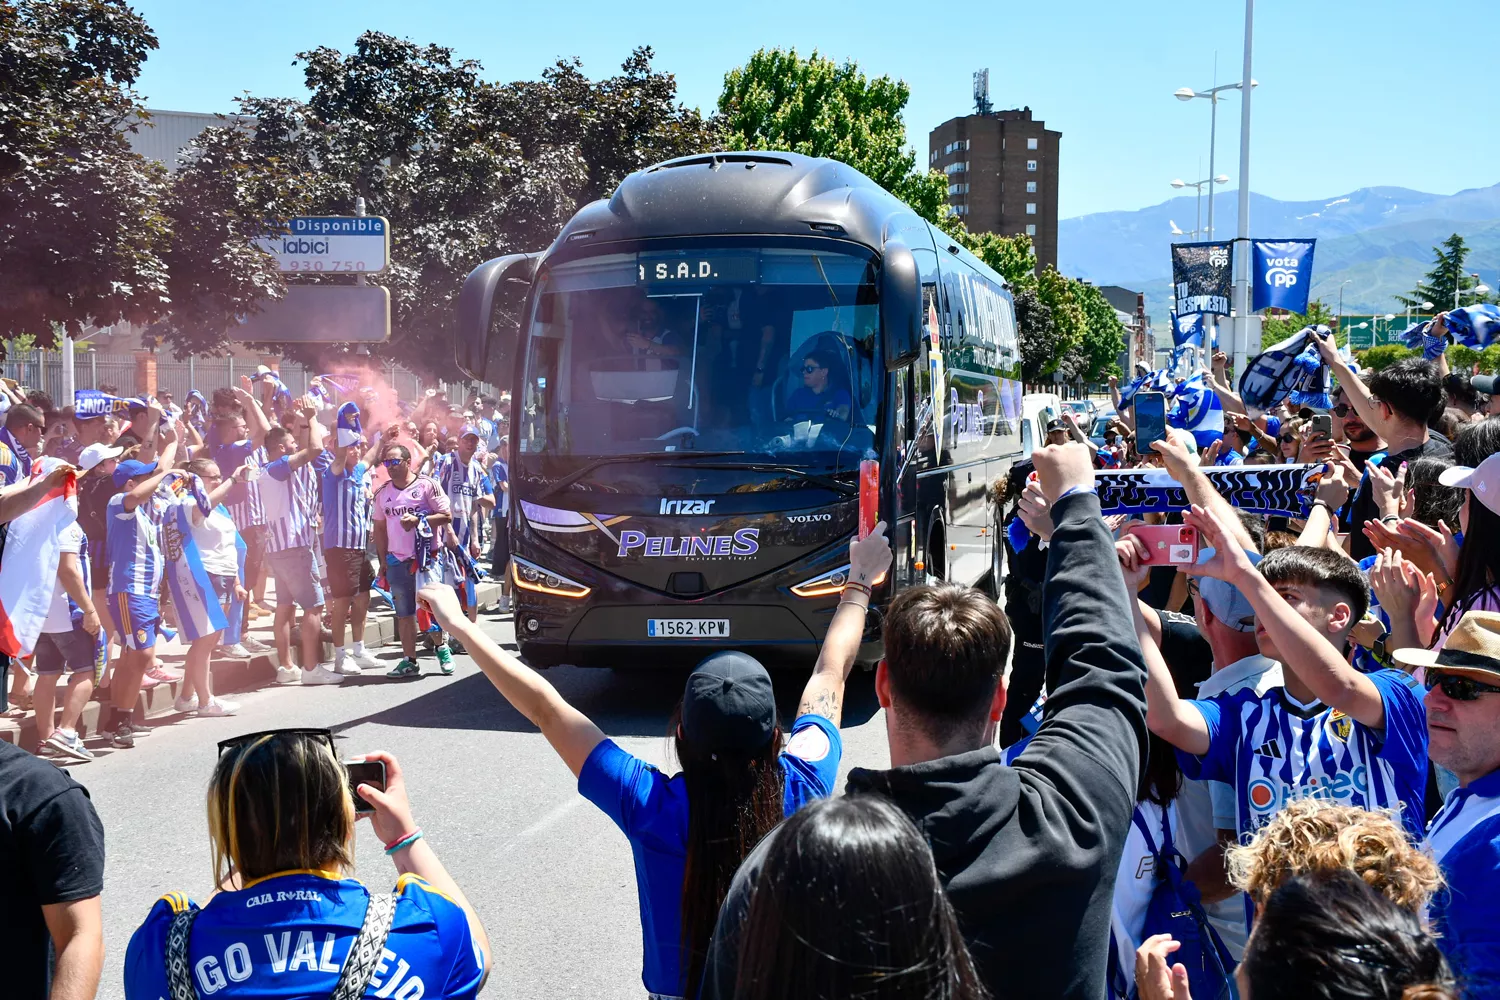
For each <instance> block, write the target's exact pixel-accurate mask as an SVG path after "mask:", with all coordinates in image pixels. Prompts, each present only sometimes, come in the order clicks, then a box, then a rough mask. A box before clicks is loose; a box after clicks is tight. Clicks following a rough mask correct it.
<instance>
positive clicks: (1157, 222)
mask: <svg viewBox="0 0 1500 1000" xmlns="http://www.w3.org/2000/svg"><path fill="white" fill-rule="evenodd" d="M1203 209H1204V216H1203V227H1204V228H1207V209H1208V203H1207V196H1206V195H1205V197H1204V201H1203ZM1196 219H1197V215H1196V206H1195V199H1194V198H1193V197H1192V196H1186V197H1177V198H1172V199H1170V200H1168V201H1165V202H1162V203H1161V204H1160V205H1152V206H1150V207H1149V208H1142V209H1139V210H1137V211H1133V212H1096V213H1094V214H1092V215H1080V216H1077V217H1075V218H1071V219H1062V220H1059V222H1058V269H1059V270H1060V271H1062V273H1064V274H1067V275H1071V276H1073V277H1078V278H1084V279H1086V280H1088V281H1091V282H1093V283H1094V284H1099V285H1124V286H1125V287H1127V288H1131V289H1134V290H1136V291H1141V292H1145V293H1146V312H1147V314H1148V315H1150V316H1151V319H1152V323H1153V325H1155V326H1156V327H1157V328H1158V329H1161V328H1163V327H1164V326H1165V324H1166V321H1167V313H1168V311H1169V309H1170V302H1171V284H1172V281H1171V274H1172V262H1171V254H1170V249H1169V248H1170V246H1171V244H1172V243H1174V242H1186V241H1189V240H1191V239H1193V237H1191V236H1190V235H1187V234H1188V233H1190V232H1191V231H1192V230H1193V229H1194V228H1195V227H1196ZM1238 219H1239V212H1238V196H1237V194H1236V193H1235V192H1233V191H1221V192H1219V193H1218V194H1217V195H1216V196H1215V200H1214V232H1215V236H1216V238H1218V239H1229V238H1232V237H1233V236H1234V234H1235V232H1236V227H1237V225H1238ZM1250 223H1251V225H1250V232H1251V235H1252V236H1255V237H1256V238H1258V239H1259V238H1270V239H1299V238H1307V237H1316V238H1317V240H1318V247H1317V251H1316V254H1315V256H1314V258H1313V287H1312V296H1313V297H1314V298H1321V299H1322V300H1323V301H1324V302H1325V303H1327V304H1328V305H1329V306H1330V307H1331V308H1336V303H1337V301H1338V297H1339V289H1340V288H1341V287H1342V288H1343V290H1344V303H1343V306H1344V312H1345V313H1371V312H1398V311H1400V308H1401V307H1400V306H1399V305H1398V303H1397V302H1396V300H1395V296H1397V295H1402V294H1407V293H1409V292H1410V291H1411V289H1412V288H1413V286H1415V285H1416V283H1417V281H1418V280H1419V279H1420V278H1421V277H1422V275H1424V274H1425V273H1426V272H1427V269H1428V268H1429V267H1431V266H1432V256H1433V247H1434V246H1436V245H1437V244H1438V243H1440V242H1441V241H1442V240H1444V239H1446V238H1447V237H1448V236H1450V235H1452V234H1453V233H1460V234H1461V235H1462V236H1463V237H1464V239H1465V240H1466V241H1467V242H1468V244H1469V248H1470V251H1471V253H1470V256H1469V260H1468V267H1467V269H1468V270H1469V271H1471V272H1478V273H1479V274H1480V275H1481V278H1482V280H1484V281H1485V282H1486V283H1487V284H1489V285H1490V286H1491V287H1500V273H1497V269H1500V184H1495V185H1493V186H1491V187H1486V188H1472V189H1469V190H1466V191H1460V192H1458V193H1457V194H1453V195H1438V194H1427V193H1425V192H1422V191H1412V190H1409V189H1407V188H1397V187H1372V188H1361V189H1359V190H1358V191H1352V192H1350V193H1349V194H1345V195H1340V196H1338V197H1333V198H1325V199H1320V200H1317V201H1281V200H1279V199H1276V198H1270V197H1267V196H1266V195H1260V194H1255V193H1254V192H1252V193H1251V195H1250ZM1174 226H1175V227H1176V228H1177V229H1179V230H1182V231H1183V233H1182V234H1181V235H1173V232H1172V230H1173V227H1174ZM1207 238H1208V237H1207V236H1199V237H1197V239H1200V240H1202V239H1207ZM1346 281H1347V282H1348V284H1345V282H1346Z"/></svg>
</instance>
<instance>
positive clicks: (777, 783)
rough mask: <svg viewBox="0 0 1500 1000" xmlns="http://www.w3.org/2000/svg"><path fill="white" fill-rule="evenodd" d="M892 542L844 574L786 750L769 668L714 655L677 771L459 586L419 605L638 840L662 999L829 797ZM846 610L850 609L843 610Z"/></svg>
mask: <svg viewBox="0 0 1500 1000" xmlns="http://www.w3.org/2000/svg"><path fill="white" fill-rule="evenodd" d="M890 563H891V546H890V543H889V542H887V541H886V538H885V525H884V523H883V522H882V523H881V524H877V525H876V526H875V530H874V531H873V532H872V533H871V534H870V535H869V536H868V537H866V538H864V539H862V540H860V541H856V542H852V543H850V546H849V564H850V565H849V580H848V583H846V584H844V589H843V593H842V597H841V598H840V600H839V605H838V607H837V608H836V609H835V611H834V615H833V620H832V622H830V623H829V626H828V634H827V636H826V637H825V639H824V641H823V648H822V650H821V651H820V652H819V655H818V662H817V664H816V666H814V667H813V674H812V677H811V678H809V679H808V682H807V686H806V687H805V688H804V689H803V691H802V699H801V701H800V702H799V703H798V706H797V715H796V718H795V719H794V720H793V722H792V728H791V734H790V737H789V738H788V739H787V740H786V741H785V744H784V745H783V739H782V729H781V725H780V723H779V721H778V713H777V709H776V697H775V691H774V690H773V689H772V685H771V675H770V674H769V673H767V671H766V668H765V667H763V666H761V665H760V664H759V663H758V662H756V660H755V659H754V657H751V656H749V655H748V654H745V653H741V652H737V651H726V652H722V653H715V654H714V655H712V656H710V657H708V659H706V660H704V661H703V662H702V663H700V664H699V665H698V666H697V668H696V669H694V671H693V672H692V674H690V675H689V676H688V680H687V687H686V690H685V691H684V693H683V697H682V703H681V705H680V707H679V708H678V710H677V712H676V717H675V719H674V724H673V727H672V738H673V741H674V748H675V750H676V754H677V759H678V761H680V762H681V764H682V770H681V772H679V773H678V774H675V775H671V776H668V775H665V774H663V773H661V772H660V771H658V770H657V769H656V768H655V767H653V766H652V765H651V764H649V763H647V762H646V761H644V760H642V759H641V758H639V757H636V756H635V755H633V754H631V753H628V752H626V751H625V750H624V749H622V748H621V747H620V746H619V745H618V744H616V743H615V741H614V740H612V739H610V738H609V737H607V736H605V735H604V733H603V731H602V730H600V729H599V727H598V726H596V725H595V724H594V723H593V722H592V721H591V720H590V719H589V718H588V717H587V716H585V715H584V714H583V713H582V712H580V711H579V710H578V709H576V708H574V707H573V706H572V705H570V704H568V703H567V701H565V700H564V699H563V697H562V695H561V694H559V693H558V691H557V689H556V688H554V687H553V686H552V685H551V684H549V683H548V682H547V681H546V680H544V679H543V678H542V676H541V675H540V674H538V673H537V672H536V671H534V670H532V669H531V668H530V667H528V666H527V665H526V664H524V663H522V662H521V661H520V660H519V659H517V658H516V657H514V656H512V655H510V654H509V653H507V652H505V651H504V650H502V649H501V648H500V647H499V646H498V645H497V644H496V643H495V641H494V640H492V639H491V638H490V637H489V636H487V635H486V634H485V633H484V632H483V630H481V629H480V628H479V626H477V625H475V624H473V623H472V622H470V621H469V619H468V618H467V617H466V616H465V614H464V611H463V608H462V607H460V605H459V603H458V597H457V595H455V594H454V592H453V588H452V587H446V586H441V585H432V586H427V587H424V588H423V589H422V591H421V595H420V596H421V598H422V600H424V601H426V602H427V604H428V606H429V607H431V608H432V613H433V614H434V615H435V616H437V619H438V621H439V622H440V623H441V624H442V626H443V628H444V629H446V630H447V631H449V632H451V633H453V634H454V635H457V636H458V637H459V638H460V639H461V640H462V641H463V643H464V645H465V647H466V648H467V649H468V651H469V655H470V656H471V657H473V658H474V662H475V663H476V664H478V665H479V668H480V669H481V670H483V671H484V673H485V675H486V676H487V677H489V679H490V681H491V683H493V684H494V685H495V687H496V688H497V689H498V690H499V691H500V693H501V694H502V695H504V696H505V699H506V700H507V701H509V702H510V703H511V704H512V705H513V706H515V708H516V710H517V711H518V712H520V713H521V714H522V715H524V716H526V718H527V719H529V720H531V722H533V723H534V724H535V725H536V726H537V727H538V728H540V729H541V731H542V735H543V736H545V737H547V742H549V743H551V744H552V748H553V749H554V750H556V751H557V754H558V756H560V757H561V758H562V759H563V763H565V764H567V765H568V769H569V770H570V771H572V772H573V774H574V775H575V776H576V777H577V779H578V791H579V793H580V794H582V795H583V796H584V798H586V799H588V800H589V801H590V802H592V803H594V804H595V805H596V806H598V807H599V808H600V809H601V810H603V811H604V813H605V815H607V816H608V817H609V818H610V819H611V820H613V821H614V822H615V825H616V826H618V827H619V828H620V830H621V832H622V833H624V834H625V836H626V838H627V839H628V840H629V841H630V849H631V853H632V854H633V855H634V858H635V870H636V892H637V894H638V897H639V903H640V915H641V937H642V939H643V944H644V950H645V954H644V957H643V964H644V968H643V971H642V974H641V978H642V980H643V982H644V983H645V987H646V991H647V993H649V994H650V995H651V996H652V997H653V998H673V997H691V996H696V995H697V993H698V986H699V983H700V981H701V980H702V977H703V963H704V959H705V957H706V955H707V951H708V942H709V939H710V937H711V936H712V935H713V929H714V923H715V921H716V920H717V919H718V915H719V906H720V905H721V904H722V903H723V901H724V896H725V894H726V893H727V892H728V891H729V883H730V881H731V880H732V879H733V878H734V873H735V871H736V870H737V869H738V868H739V866H740V862H741V861H743V860H744V859H745V856H746V855H748V854H749V853H750V851H751V850H752V849H753V848H754V847H755V845H756V844H758V843H759V842H760V840H761V838H763V837H764V836H765V835H766V834H767V833H768V832H770V830H771V828H772V827H774V826H776V824H778V823H780V822H781V820H782V819H783V818H784V817H786V816H790V815H791V814H792V813H794V812H796V811H797V809H798V808H799V807H801V806H802V805H803V804H804V803H806V802H808V801H810V800H812V799H815V798H821V797H825V796H827V795H829V794H831V793H832V792H833V782H834V778H835V777H836V775H837V773H838V767H839V761H840V760H841V759H842V757H843V741H842V738H841V737H840V735H839V720H840V719H841V718H842V717H843V701H844V685H845V683H846V682H847V681H848V678H849V671H850V669H851V668H852V667H853V666H854V658H855V656H856V655H857V654H858V653H859V646H860V640H861V638H862V636H863V635H864V626H865V611H866V609H867V608H868V607H869V602H870V591H871V588H872V587H873V586H874V585H876V584H877V583H879V582H880V581H881V580H883V579H884V577H885V572H886V569H887V567H889V566H890ZM846 608H847V609H848V610H845V609H846Z"/></svg>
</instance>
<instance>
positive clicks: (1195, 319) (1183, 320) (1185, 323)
mask: <svg viewBox="0 0 1500 1000" xmlns="http://www.w3.org/2000/svg"><path fill="white" fill-rule="evenodd" d="M1203 320H1204V316H1203V313H1183V314H1182V315H1178V314H1177V313H1173V314H1172V346H1173V347H1183V346H1188V347H1196V348H1199V349H1200V350H1201V349H1202V348H1204V347H1207V346H1208V324H1207V323H1205V322H1204V321H1203Z"/></svg>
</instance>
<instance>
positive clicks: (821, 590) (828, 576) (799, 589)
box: [791, 563, 885, 597]
mask: <svg viewBox="0 0 1500 1000" xmlns="http://www.w3.org/2000/svg"><path fill="white" fill-rule="evenodd" d="M848 582H849V564H848V563H845V564H844V565H842V566H840V567H839V568H838V569H831V570H829V571H828V572H827V573H824V574H823V575H822V576H815V577H813V578H812V579H811V580H803V581H802V582H801V583H799V584H796V585H795V586H793V587H792V588H791V589H792V593H794V594H796V595H797V596H798V597H832V596H833V595H834V594H837V593H839V592H841V591H842V590H843V589H844V584H846V583H848ZM884 582H885V571H884V570H882V571H881V573H880V575H879V576H877V577H876V578H875V580H874V582H873V583H872V584H871V586H872V587H878V586H880V585H881V584H882V583H884Z"/></svg>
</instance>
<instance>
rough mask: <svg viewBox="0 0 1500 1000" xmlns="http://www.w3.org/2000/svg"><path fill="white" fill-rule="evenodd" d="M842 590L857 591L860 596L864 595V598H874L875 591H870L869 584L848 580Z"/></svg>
mask: <svg viewBox="0 0 1500 1000" xmlns="http://www.w3.org/2000/svg"><path fill="white" fill-rule="evenodd" d="M844 590H845V591H849V590H857V591H859V592H860V593H861V594H864V595H865V596H866V597H874V596H875V591H873V590H872V589H870V585H869V584H867V583H860V582H859V581H858V580H849V581H848V582H846V583H845V584H844Z"/></svg>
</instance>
